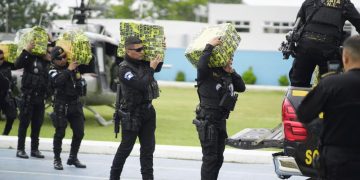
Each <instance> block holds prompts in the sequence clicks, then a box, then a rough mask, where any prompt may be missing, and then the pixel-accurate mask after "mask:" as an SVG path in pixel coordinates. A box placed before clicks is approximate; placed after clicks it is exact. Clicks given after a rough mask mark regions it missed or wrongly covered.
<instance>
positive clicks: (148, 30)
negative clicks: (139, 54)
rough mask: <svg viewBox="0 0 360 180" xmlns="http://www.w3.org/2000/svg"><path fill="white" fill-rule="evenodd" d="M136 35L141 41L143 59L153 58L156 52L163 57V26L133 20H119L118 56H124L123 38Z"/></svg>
mask: <svg viewBox="0 0 360 180" xmlns="http://www.w3.org/2000/svg"><path fill="white" fill-rule="evenodd" d="M129 36H136V37H138V38H139V39H141V41H142V42H143V45H144V53H145V57H144V60H145V61H150V60H152V59H154V58H155V57H156V56H157V55H158V54H160V56H161V58H164V46H163V44H164V28H163V27H162V26H159V25H154V24H149V23H140V22H135V21H122V22H120V43H119V47H118V51H117V55H118V56H119V57H125V39H126V38H127V37H129Z"/></svg>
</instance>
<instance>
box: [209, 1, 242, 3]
mask: <svg viewBox="0 0 360 180" xmlns="http://www.w3.org/2000/svg"><path fill="white" fill-rule="evenodd" d="M209 2H210V3H224V4H227V3H229V4H241V3H242V0H209Z"/></svg>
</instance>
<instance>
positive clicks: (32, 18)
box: [0, 0, 64, 32]
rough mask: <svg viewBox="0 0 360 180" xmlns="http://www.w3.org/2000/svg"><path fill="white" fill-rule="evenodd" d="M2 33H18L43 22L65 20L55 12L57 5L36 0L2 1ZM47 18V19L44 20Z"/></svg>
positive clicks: (0, 14)
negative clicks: (41, 20)
mask: <svg viewBox="0 0 360 180" xmlns="http://www.w3.org/2000/svg"><path fill="white" fill-rule="evenodd" d="M0 7H1V8H0V17H2V18H1V19H0V32H16V31H17V30H19V29H22V28H27V27H32V26H34V25H38V24H39V22H40V19H41V17H42V16H43V18H42V19H43V20H46V19H47V20H51V19H57V18H60V17H62V18H64V16H60V15H58V14H57V13H54V12H53V10H54V8H55V7H56V5H55V4H50V3H48V2H43V3H40V2H36V1H35V0H0ZM44 17H47V18H44Z"/></svg>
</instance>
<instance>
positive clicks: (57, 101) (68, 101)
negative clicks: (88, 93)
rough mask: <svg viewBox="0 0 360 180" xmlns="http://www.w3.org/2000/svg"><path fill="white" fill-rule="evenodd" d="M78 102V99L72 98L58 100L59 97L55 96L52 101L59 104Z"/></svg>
mask: <svg viewBox="0 0 360 180" xmlns="http://www.w3.org/2000/svg"><path fill="white" fill-rule="evenodd" d="M79 102H80V99H79V98H77V99H74V100H60V99H59V98H55V100H54V103H60V104H68V105H69V104H77V103H79Z"/></svg>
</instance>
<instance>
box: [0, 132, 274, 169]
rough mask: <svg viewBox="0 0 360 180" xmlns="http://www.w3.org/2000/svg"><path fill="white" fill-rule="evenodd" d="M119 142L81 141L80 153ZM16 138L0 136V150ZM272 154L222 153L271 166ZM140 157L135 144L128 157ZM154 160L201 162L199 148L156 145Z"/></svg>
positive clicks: (43, 146)
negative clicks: (167, 159)
mask: <svg viewBox="0 0 360 180" xmlns="http://www.w3.org/2000/svg"><path fill="white" fill-rule="evenodd" d="M52 143H53V139H52V138H40V146H39V149H40V150H41V151H52V150H53V144H52ZM70 143H71V139H64V140H63V146H62V148H63V151H64V152H69V150H70ZM118 146H119V142H105V141H88V140H83V141H82V144H81V147H80V153H92V154H109V155H111V154H115V153H116V150H117V147H118ZM16 147H17V137H16V136H0V148H1V149H16ZM25 148H26V152H27V153H30V138H29V137H27V138H26V147H25ZM272 153H274V151H262V150H240V149H233V148H230V147H227V148H226V150H225V152H224V161H225V162H237V163H251V164H269V163H270V164H271V163H272V155H271V154H272ZM139 155H140V145H139V144H135V146H134V149H133V151H132V152H131V154H130V156H139ZM154 157H155V158H169V159H187V160H201V158H202V154H201V148H200V147H190V146H168V145H156V148H155V153H154Z"/></svg>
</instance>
